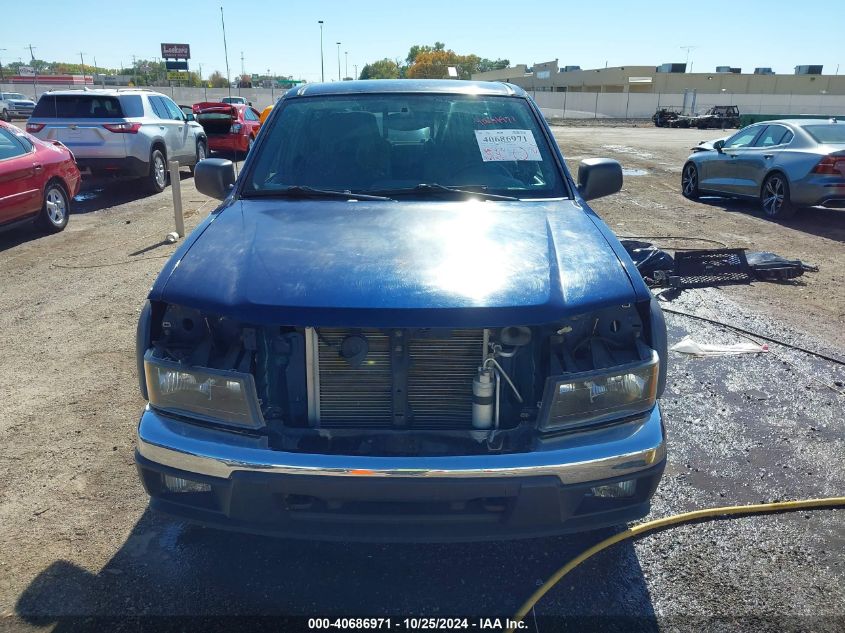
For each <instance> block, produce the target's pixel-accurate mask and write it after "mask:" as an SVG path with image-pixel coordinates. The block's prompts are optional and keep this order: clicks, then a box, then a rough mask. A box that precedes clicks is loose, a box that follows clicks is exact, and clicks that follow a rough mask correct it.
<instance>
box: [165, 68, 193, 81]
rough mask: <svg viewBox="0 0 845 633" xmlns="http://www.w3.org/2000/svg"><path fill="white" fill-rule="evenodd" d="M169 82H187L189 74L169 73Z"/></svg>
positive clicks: (177, 71) (172, 71) (173, 71)
mask: <svg viewBox="0 0 845 633" xmlns="http://www.w3.org/2000/svg"><path fill="white" fill-rule="evenodd" d="M167 80H168V81H187V80H188V73H186V72H183V71H181V70H171V71H169V72H168V73H167Z"/></svg>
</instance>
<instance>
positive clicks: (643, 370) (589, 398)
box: [540, 350, 660, 431]
mask: <svg viewBox="0 0 845 633" xmlns="http://www.w3.org/2000/svg"><path fill="white" fill-rule="evenodd" d="M659 365H660V360H659V357H658V356H657V352H655V351H653V350H652V352H651V358H650V359H649V360H647V361H637V362H635V363H630V364H628V365H620V366H618V367H610V368H608V369H600V370H596V371H587V372H581V373H577V374H567V375H563V376H550V377H549V378H548V379H546V388H545V391H544V395H543V411H542V412H541V415H540V421H541V422H540V429H541V430H543V431H557V430H561V429H568V428H573V427H580V426H586V425H590V424H600V423H602V422H607V421H609V420H614V419H619V418H625V417H628V416H632V415H636V414H638V413H644V412H645V411H648V410H649V409H651V408H652V407H653V406H654V402H655V399H656V396H657V377H658V373H659V372H658V370H659Z"/></svg>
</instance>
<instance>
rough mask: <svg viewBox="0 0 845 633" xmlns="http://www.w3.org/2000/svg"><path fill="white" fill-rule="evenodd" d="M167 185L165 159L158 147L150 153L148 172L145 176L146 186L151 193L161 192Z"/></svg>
mask: <svg viewBox="0 0 845 633" xmlns="http://www.w3.org/2000/svg"><path fill="white" fill-rule="evenodd" d="M166 186H167V160H166V159H165V158H164V153H163V152H162V151H161V150H160V149H154V150H153V153H152V154H150V173H149V175H148V176H147V188H148V189H149V190H150V191H151V192H153V193H161V192H162V191H164V188H165V187H166Z"/></svg>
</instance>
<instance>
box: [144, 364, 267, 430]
mask: <svg viewBox="0 0 845 633" xmlns="http://www.w3.org/2000/svg"><path fill="white" fill-rule="evenodd" d="M144 375H145V376H146V379H147V393H148V396H149V400H150V404H151V405H152V406H154V407H156V408H157V409H162V410H165V411H170V412H172V413H181V414H183V415H187V416H190V417H195V418H200V419H203V420H208V421H210V422H219V423H222V424H229V425H233V426H244V427H248V428H252V429H257V428H260V427H262V426H264V417H263V416H262V415H261V409H260V408H259V406H258V396H257V395H256V391H255V379H254V378H253V376H252V374H245V373H241V372H236V371H226V370H218V369H210V368H207V367H191V366H185V365H181V364H180V363H176V362H173V361H169V360H164V359H161V358H156V357H155V356H154V355H153V350H148V351H147V353H146V354H144Z"/></svg>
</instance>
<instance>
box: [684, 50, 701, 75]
mask: <svg viewBox="0 0 845 633" xmlns="http://www.w3.org/2000/svg"><path fill="white" fill-rule="evenodd" d="M680 48H681V50H685V51H686V52H687V61H686V64H685V66H686V68H685V70H686V72H688V73H691V72H692V64H690V63H689V54H690V51H694V50H695V49H696V48H698V46H681V47H680Z"/></svg>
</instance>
